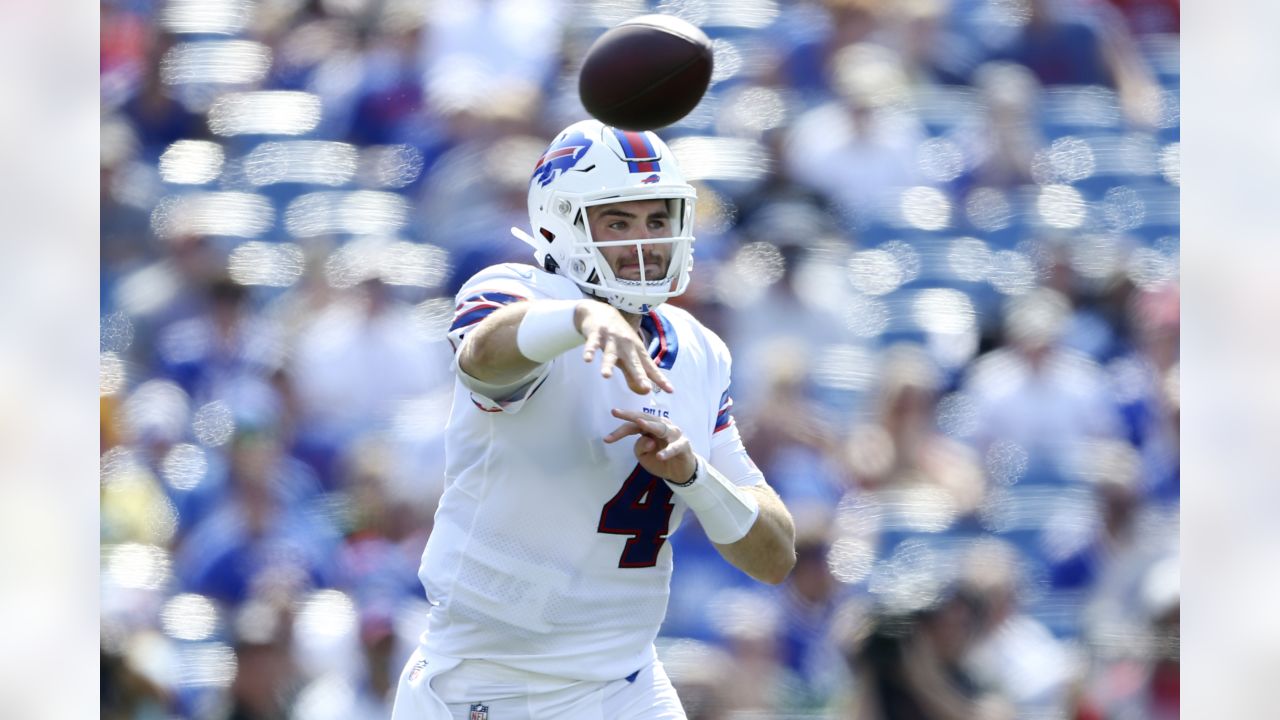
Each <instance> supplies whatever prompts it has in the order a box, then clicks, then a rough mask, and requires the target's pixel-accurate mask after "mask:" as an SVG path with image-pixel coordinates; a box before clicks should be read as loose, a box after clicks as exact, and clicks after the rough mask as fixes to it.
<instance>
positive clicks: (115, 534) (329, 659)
mask: <svg viewBox="0 0 1280 720" xmlns="http://www.w3.org/2000/svg"><path fill="white" fill-rule="evenodd" d="M646 12H663V13H668V14H675V15H679V16H681V17H684V18H685V19H687V20H690V21H692V22H694V23H695V24H697V25H699V26H700V27H702V28H703V29H704V30H705V31H706V32H707V33H708V35H709V36H710V37H711V38H712V39H713V40H714V46H715V55H716V57H715V62H716V67H715V73H714V76H713V78H712V87H711V90H710V91H709V93H708V95H707V97H706V98H705V99H704V100H703V102H702V103H701V104H700V105H699V107H698V108H697V109H696V110H695V111H694V112H693V113H692V114H691V115H689V116H688V117H686V118H685V119H684V120H682V121H681V122H679V123H677V124H676V125H673V126H671V127H669V128H666V129H664V130H662V131H661V134H662V135H663V136H664V138H665V139H666V140H667V141H668V142H669V143H670V145H671V147H672V150H673V152H674V153H675V154H676V155H677V156H678V157H679V159H680V161H681V164H682V167H683V169H684V170H685V174H686V176H688V177H689V178H690V179H691V180H692V181H694V182H695V185H696V187H697V189H698V196H699V200H698V215H697V229H696V235H697V243H696V247H695V257H696V266H695V268H694V280H693V283H692V285H691V290H690V291H689V293H687V294H686V295H684V296H682V297H680V298H678V299H677V300H676V301H675V302H676V304H678V305H681V306H683V307H686V308H689V309H691V310H692V311H693V312H694V313H695V314H696V315H697V316H698V317H699V318H701V319H702V320H703V321H704V322H705V323H706V324H708V326H710V327H711V328H712V329H714V330H716V331H717V332H718V333H720V335H721V336H722V337H724V339H725V340H726V342H727V343H728V345H729V347H730V348H731V350H732V351H733V353H734V360H735V367H734V385H733V388H732V393H733V396H734V399H735V405H734V414H735V417H736V420H737V422H738V424H739V426H740V428H741V431H742V433H743V435H744V437H745V440H746V443H747V447H748V449H749V450H750V452H751V453H752V456H753V457H754V458H755V459H756V461H757V462H758V464H759V465H760V466H761V468H762V469H763V470H764V473H765V475H766V477H768V479H769V481H770V483H771V484H772V485H773V486H774V487H775V488H776V489H777V490H778V492H779V493H780V494H781V496H782V497H783V499H784V500H785V501H786V502H787V504H788V506H789V507H790V508H791V510H792V513H793V514H794V515H795V518H796V523H797V531H798V556H799V561H798V564H797V566H796V569H795V571H794V572H793V574H792V576H791V577H790V578H789V579H788V580H787V582H786V583H785V584H783V585H782V586H779V587H777V588H772V587H765V586H762V585H759V584H756V583H753V582H751V581H750V580H749V579H748V578H747V577H746V576H745V575H742V574H741V573H739V572H738V571H737V570H735V569H733V568H732V567H731V566H729V565H728V564H727V563H724V562H723V561H722V560H721V559H720V558H719V557H718V555H717V554H716V552H715V550H714V548H713V547H712V546H711V545H710V544H709V543H708V542H707V540H706V539H705V537H704V536H703V535H702V533H701V532H700V531H698V530H697V529H696V528H695V529H690V528H689V527H685V528H683V529H681V530H680V531H678V532H677V533H675V534H674V535H673V536H672V537H671V542H672V544H673V546H674V551H675V556H676V561H675V565H676V570H675V576H674V578H673V581H672V598H671V607H670V613H669V617H668V620H667V622H666V624H665V625H664V627H663V631H662V635H661V636H660V638H659V653H660V655H661V657H662V658H663V659H664V661H665V662H666V664H667V667H668V671H669V673H670V674H671V676H672V678H673V680H674V682H675V683H676V685H677V688H678V689H679V691H680V693H681V697H682V698H683V701H684V703H685V706H686V708H687V710H688V713H689V716H690V718H694V719H698V720H709V719H720V720H734V719H739V720H740V719H743V718H779V719H781V718H801V717H808V718H867V719H869V720H926V719H928V720H933V719H950V718H956V719H961V718H964V719H969V718H980V719H993V720H994V719H996V718H1008V719H1012V718H1018V719H1019V720H1022V719H1032V720H1035V719H1039V718H1068V719H1070V720H1094V719H1098V720H1101V719H1104V718H1106V719H1112V718H1114V719H1118V720H1119V719H1129V718H1134V719H1138V718H1144V719H1145V718H1151V719H1155V720H1165V719H1166V718H1176V717H1178V710H1179V702H1178V698H1179V689H1178V687H1179V674H1178V635H1179V633H1178V616H1179V569H1178V567H1179V566H1178V510H1179V496H1180V492H1179V450H1178V448H1179V440H1178V428H1179V392H1178V382H1179V380H1178V378H1179V370H1178V368H1179V289H1178V257H1179V210H1178V208H1179V181H1180V177H1179V126H1180V122H1179V67H1178V13H1179V0H792V1H782V2H779V1H777V0H735V1H733V2H730V1H729V0H664V1H663V2H661V3H655V2H644V1H643V0H612V1H608V2H578V1H573V0H103V1H102V3H101V33H102V34H101V105H102V132H101V198H100V199H101V315H100V317H101V368H102V370H101V395H100V403H101V452H102V460H101V548H102V566H101V567H102V575H101V620H102V625H101V629H102V634H101V658H102V664H101V672H102V678H101V680H102V683H101V688H102V717H104V718H110V719H112V720H117V719H124V718H140V719H146V720H150V719H152V718H157V719H160V718H179V717H180V718H202V719H203V718H236V719H239V720H248V719H250V718H253V719H266V718H296V719H298V720H320V719H326V718H382V717H387V716H388V714H389V708H390V699H391V697H390V692H391V691H393V689H394V687H395V681H396V678H397V676H398V673H399V671H400V669H401V667H402V665H403V662H404V659H405V658H406V657H407V655H408V653H409V652H410V651H411V649H412V648H413V646H414V644H415V643H416V639H417V636H418V634H419V633H420V632H421V631H422V629H423V621H424V618H425V609H424V608H425V603H426V599H425V597H424V596H423V591H422V588H421V586H420V585H419V583H418V580H417V577H416V571H417V566H418V560H419V555H420V553H421V551H422V548H423V545H424V543H425V540H426V538H427V536H428V535H429V534H430V532H431V526H432V514H433V512H434V509H435V502H436V500H437V498H438V497H439V495H440V492H441V490H442V482H443V479H442V473H443V467H444V465H443V436H442V433H443V430H444V428H443V424H444V421H445V419H446V418H447V415H448V409H449V406H450V403H451V401H452V391H453V380H452V375H451V373H450V370H449V360H450V351H449V349H448V345H447V343H446V342H445V332H446V331H447V329H448V325H449V322H450V320H451V314H452V310H453V299H452V298H453V293H454V292H455V291H456V290H457V289H458V287H459V286H460V285H461V283H462V282H463V281H464V280H465V279H466V278H467V277H468V276H469V275H470V274H472V273H473V272H475V271H476V270H478V269H480V268H482V267H484V266H486V265H489V264H492V263H496V262H507V261H517V262H527V261H529V260H530V259H531V258H530V257H529V252H528V249H527V247H526V246H524V245H523V244H522V243H521V242H520V241H518V240H516V239H514V238H513V237H511V235H510V233H509V231H508V228H510V227H511V226H513V225H514V226H520V227H524V226H526V225H527V222H528V220H527V213H526V206H525V198H526V189H527V182H528V176H529V172H530V170H531V168H532V166H533V164H534V161H535V160H536V159H537V157H538V155H539V154H540V153H541V151H542V149H543V148H544V147H545V145H546V143H547V142H548V140H549V139H550V138H551V137H552V135H553V134H554V133H555V132H557V131H558V130H559V129H560V128H562V127H563V126H564V125H567V124H568V123H570V122H572V121H575V120H578V119H581V118H582V117H584V111H583V110H582V107H581V105H580V103H579V101H578V98H577V93H576V88H577V86H576V76H577V69H578V66H579V63H580V62H581V58H582V56H583V54H584V52H585V50H586V48H587V47H589V45H590V43H591V42H592V40H594V38H595V37H597V36H598V35H599V34H600V33H601V32H602V31H603V30H604V29H606V28H608V27H610V26H612V25H614V24H616V23H617V22H620V21H622V20H624V19H627V18H629V17H632V16H635V15H640V14H643V13H646ZM694 523H696V520H695V519H693V518H692V516H690V519H689V520H687V521H686V525H690V524H694Z"/></svg>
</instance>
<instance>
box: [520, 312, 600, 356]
mask: <svg viewBox="0 0 1280 720" xmlns="http://www.w3.org/2000/svg"><path fill="white" fill-rule="evenodd" d="M580 302H582V301H581V300H536V301H534V302H533V303H531V304H530V305H529V309H528V310H526V311H525V313H524V319H522V320H521V321H520V327H519V328H517V329H516V347H517V348H518V349H519V350H520V354H521V355H523V356H525V357H527V358H529V359H530V360H532V361H534V362H538V363H545V362H550V361H551V360H554V359H555V358H557V357H559V356H560V354H561V353H563V352H565V351H566V350H572V349H573V348H575V347H578V346H579V345H581V344H582V343H584V342H586V338H585V337H583V336H582V334H581V333H579V332H578V328H577V327H575V326H574V323H573V313H574V311H575V310H576V309H577V307H578V303H580Z"/></svg>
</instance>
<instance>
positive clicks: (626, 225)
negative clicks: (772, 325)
mask: <svg viewBox="0 0 1280 720" xmlns="http://www.w3.org/2000/svg"><path fill="white" fill-rule="evenodd" d="M695 202H696V196H695V191H694V189H693V188H692V187H691V186H690V185H689V184H688V183H687V182H685V180H684V177H683V176H682V174H681V172H680V169H679V167H678V166H677V165H676V161H675V158H674V157H673V156H672V155H671V152H670V150H669V149H668V148H667V146H666V144H665V143H663V141H662V140H661V139H659V138H658V136H657V135H655V134H654V133H652V132H630V131H623V130H618V129H615V128H611V127H608V126H605V125H603V124H601V123H600V122H598V121H595V120H587V121H583V122H579V123H575V124H573V125H571V126H569V127H568V128H567V129H565V130H564V131H563V132H562V133H560V135H559V136H557V137H556V139H555V140H554V141H553V142H552V143H551V145H550V147H548V148H547V151H546V153H544V154H543V156H542V157H541V158H540V159H539V160H538V163H537V165H536V167H535V168H534V172H533V177H532V178H531V180H530V186H529V218H530V221H531V224H532V233H524V232H522V231H520V230H517V229H514V228H513V229H512V232H513V233H515V234H516V235H517V236H518V237H520V238H521V239H523V240H525V241H526V242H528V243H529V244H530V245H532V246H533V248H534V258H535V260H536V261H537V263H538V265H537V266H536V267H534V266H529V265H522V264H505V265H497V266H494V267H490V268H487V269H485V270H483V271H481V272H479V273H478V274H476V275H475V276H474V277H472V278H471V279H470V280H469V281H468V282H467V283H466V284H465V285H464V286H463V287H462V289H461V291H460V292H459V293H458V297H457V303H458V304H457V311H456V315H455V319H454V322H453V325H452V328H451V331H450V334H449V337H450V341H451V342H452V344H453V346H454V350H455V361H454V365H455V370H456V373H457V383H456V386H455V393H454V402H453V409H452V413H451V416H450V418H449V429H448V435H447V440H446V454H447V459H446V466H447V467H446V479H445V482H446V488H445V492H444V495H443V496H442V497H441V499H440V504H439V508H438V509H437V511H436V516H435V525H434V529H433V531H432V533H431V537H430V539H429V541H428V542H427V547H426V550H425V551H424V553H423V557H422V565H421V569H420V571H419V577H420V578H421V580H422V584H423V586H424V587H425V588H426V593H427V598H428V600H429V601H430V604H431V610H430V615H429V618H428V630H427V631H426V632H425V633H424V634H423V636H422V640H421V643H420V646H419V648H418V649H417V650H416V651H415V653H414V654H413V656H412V657H411V658H410V659H409V662H408V663H407V664H406V667H405V669H404V672H403V673H402V675H401V679H400V684H399V688H398V690H397V696H396V704H395V711H394V715H393V717H394V718H395V720H426V719H431V720H436V719H440V720H444V719H445V718H466V719H468V720H471V719H473V718H488V717H492V718H493V720H516V719H529V720H532V719H536V718H547V719H552V718H554V719H556V720H566V719H570V720H572V719H580V720H606V719H607V720H626V719H629V718H645V719H646V720H647V719H658V718H663V719H665V718H684V717H685V715H684V711H683V710H682V709H681V706H680V701H679V699H678V698H677V697H676V693H675V691H674V689H673V688H672V685H671V681H670V680H669V679H668V677H667V675H666V673H665V672H664V671H663V668H662V665H661V663H660V662H658V660H657V656H656V654H655V651H654V645H653V643H654V638H655V637H656V636H657V634H658V628H659V626H660V625H661V624H662V621H663V618H664V616H665V614H666V609H667V597H668V594H669V592H670V586H669V583H670V578H671V568H672V553H671V546H670V544H669V543H667V537H668V535H669V534H670V533H671V532H673V531H674V530H675V529H676V527H678V526H679V524H680V522H681V520H682V518H684V516H685V514H686V513H687V512H688V511H692V512H693V513H694V514H695V515H696V516H697V519H698V522H699V524H700V525H701V526H702V529H703V531H704V532H705V533H706V534H707V537H708V538H709V539H710V540H711V541H712V542H713V543H714V544H715V546H716V548H717V549H718V550H719V551H720V553H721V555H723V556H724V558H725V559H726V560H728V561H729V562H730V563H732V564H733V565H735V566H736V567H738V568H740V569H741V570H743V571H744V572H746V573H747V574H749V575H750V576H752V577H753V578H756V579H758V580H760V581H763V582H766V583H771V584H777V583H780V582H782V581H783V579H785V578H786V576H787V574H788V573H789V572H790V570H791V567H792V565H793V564H794V563H795V547H794V545H795V542H794V539H795V531H794V526H793V524H792V520H791V516H790V514H789V513H788V512H787V510H786V508H785V507H784V506H783V504H782V502H781V500H779V498H778V496H777V494H776V493H775V492H774V491H773V490H772V489H771V488H770V487H769V486H768V485H767V484H766V483H765V480H764V477H763V476H762V474H761V473H760V471H759V470H758V469H757V468H756V466H755V464H754V463H752V461H751V459H750V458H749V457H748V456H747V453H746V450H745V449H744V448H743V444H742V441H741V439H740V437H739V435H738V430H737V427H736V426H735V424H734V422H733V417H732V414H731V410H730V408H731V407H732V405H733V401H732V399H731V398H730V396H729V384H730V355H729V351H728V349H727V348H726V347H725V345H724V343H723V342H722V341H721V340H720V338H719V337H717V336H716V335H715V333H713V332H712V331H710V330H708V329H707V328H706V327H704V326H703V325H702V324H701V323H699V322H698V321H697V320H696V319H695V318H694V317H693V316H692V315H690V314H689V313H688V312H686V311H685V310H682V309H680V308H677V307H674V306H672V305H664V304H663V303H664V301H665V300H667V299H669V298H672V297H675V296H677V295H680V294H681V293H683V292H684V291H685V289H686V288H687V287H688V284H689V276H690V271H691V269H692V267H693V236H692V229H693V218H694V203H695Z"/></svg>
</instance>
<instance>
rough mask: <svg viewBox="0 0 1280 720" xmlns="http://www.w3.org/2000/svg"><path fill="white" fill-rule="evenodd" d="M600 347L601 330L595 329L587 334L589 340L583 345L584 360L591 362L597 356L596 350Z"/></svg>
mask: <svg viewBox="0 0 1280 720" xmlns="http://www.w3.org/2000/svg"><path fill="white" fill-rule="evenodd" d="M599 349H600V331H598V330H597V331H595V332H593V333H591V334H590V335H588V336H587V342H586V344H585V345H583V346H582V361H583V362H587V363H589V362H591V361H592V360H594V359H595V357H596V351H597V350H599Z"/></svg>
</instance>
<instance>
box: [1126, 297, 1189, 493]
mask: <svg viewBox="0 0 1280 720" xmlns="http://www.w3.org/2000/svg"><path fill="white" fill-rule="evenodd" d="M1179 308H1180V303H1179V291H1178V288H1177V286H1176V285H1165V286H1162V287H1159V288H1154V289H1151V290H1147V291H1144V292H1141V293H1138V294H1136V295H1135V296H1133V298H1132V301H1131V303H1130V304H1129V307H1128V308H1127V309H1128V311H1129V313H1128V320H1129V323H1128V324H1129V326H1130V327H1132V328H1134V331H1135V333H1136V335H1137V337H1136V338H1135V342H1136V348H1135V352H1133V353H1131V354H1129V355H1126V356H1124V357H1121V358H1118V359H1117V360H1115V361H1114V362H1112V363H1111V365H1110V366H1109V369H1110V371H1111V374H1112V378H1113V380H1114V383H1115V387H1116V392H1117V395H1118V396H1119V397H1120V398H1121V410H1122V412H1123V414H1124V419H1125V424H1126V427H1127V430H1128V437H1129V441H1130V442H1131V443H1133V445H1134V446H1135V447H1137V448H1138V451H1139V453H1140V455H1141V460H1142V473H1141V477H1140V478H1139V492H1140V493H1141V494H1143V495H1144V496H1146V497H1147V498H1150V499H1152V500H1155V501H1158V502H1163V503H1170V502H1174V503H1176V502H1177V501H1178V499H1179V497H1180V496H1181V484H1180V472H1181V471H1180V463H1179V459H1178V443H1179V425H1180V417H1181V400H1180V396H1179V375H1180V367H1181V364H1180V360H1179V347H1178V345H1179V337H1180V326H1179Z"/></svg>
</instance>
